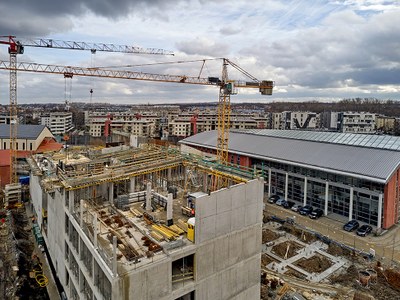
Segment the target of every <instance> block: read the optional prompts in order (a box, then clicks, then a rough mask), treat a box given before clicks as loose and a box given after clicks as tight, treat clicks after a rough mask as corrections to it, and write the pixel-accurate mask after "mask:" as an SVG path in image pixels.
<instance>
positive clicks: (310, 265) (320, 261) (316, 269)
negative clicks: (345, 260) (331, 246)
mask: <svg viewBox="0 0 400 300" xmlns="http://www.w3.org/2000/svg"><path fill="white" fill-rule="evenodd" d="M294 265H295V266H298V267H300V268H302V269H304V270H306V271H307V272H309V273H321V272H323V271H325V270H326V269H328V268H329V267H330V266H332V262H331V261H330V260H329V259H328V258H326V257H325V256H323V255H320V254H316V255H314V256H312V257H310V258H301V259H299V260H298V261H296V262H295V263H294Z"/></svg>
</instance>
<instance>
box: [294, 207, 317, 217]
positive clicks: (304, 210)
mask: <svg viewBox="0 0 400 300" xmlns="http://www.w3.org/2000/svg"><path fill="white" fill-rule="evenodd" d="M313 210H314V208H313V207H312V206H311V205H305V206H303V207H302V208H300V209H299V210H298V212H299V213H300V214H301V215H303V216H307V215H309V214H310V213H311V212H312V211H313Z"/></svg>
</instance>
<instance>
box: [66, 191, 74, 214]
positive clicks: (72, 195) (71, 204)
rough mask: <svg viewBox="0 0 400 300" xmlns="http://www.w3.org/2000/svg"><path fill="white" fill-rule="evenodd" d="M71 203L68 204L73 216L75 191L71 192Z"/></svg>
mask: <svg viewBox="0 0 400 300" xmlns="http://www.w3.org/2000/svg"><path fill="white" fill-rule="evenodd" d="M68 199H69V203H68V210H69V212H70V213H71V214H72V212H73V210H74V201H75V191H69V198H68Z"/></svg>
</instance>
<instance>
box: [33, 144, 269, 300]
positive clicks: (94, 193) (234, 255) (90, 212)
mask: <svg viewBox="0 0 400 300" xmlns="http://www.w3.org/2000/svg"><path fill="white" fill-rule="evenodd" d="M28 162H29V164H30V166H31V183H30V193H31V199H32V205H33V212H34V218H35V219H36V220H37V224H38V226H39V228H40V229H41V231H42V235H43V238H44V241H45V244H46V246H47V250H48V253H49V255H50V257H51V260H52V263H53V265H54V266H55V271H56V274H57V277H58V279H59V280H60V282H61V284H62V286H63V289H64V293H65V295H66V296H67V297H68V299H82V297H83V298H85V299H132V298H137V299H244V298H250V299H256V298H257V297H258V295H259V292H260V281H259V275H260V273H259V270H260V269H259V265H260V255H261V249H260V247H259V245H260V244H261V224H262V205H263V184H264V183H263V180H262V178H258V177H257V174H254V173H252V172H247V171H244V170H239V169H235V168H232V167H228V166H226V165H221V164H219V163H217V162H215V161H212V160H210V159H207V158H204V157H203V158H202V157H197V156H195V155H192V154H182V153H180V152H178V151H177V150H176V149H173V148H162V147H159V146H149V145H147V146H144V147H143V148H129V147H126V146H121V147H114V148H102V149H100V148H98V149H89V148H85V147H83V148H78V149H68V151H63V152H57V153H52V154H47V155H36V156H33V157H31V158H30V159H28Z"/></svg>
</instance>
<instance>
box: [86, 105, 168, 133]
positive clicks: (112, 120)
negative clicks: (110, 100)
mask: <svg viewBox="0 0 400 300" xmlns="http://www.w3.org/2000/svg"><path fill="white" fill-rule="evenodd" d="M85 124H86V126H87V127H88V130H89V134H90V135H91V136H95V137H99V136H104V135H105V134H106V133H108V134H111V133H112V132H113V131H122V132H125V133H132V134H135V135H139V136H146V137H158V136H159V131H160V117H159V116H158V115H157V114H153V113H138V112H132V111H124V112H112V113H109V112H102V111H96V112H88V111H87V112H85ZM106 128H107V129H106Z"/></svg>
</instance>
